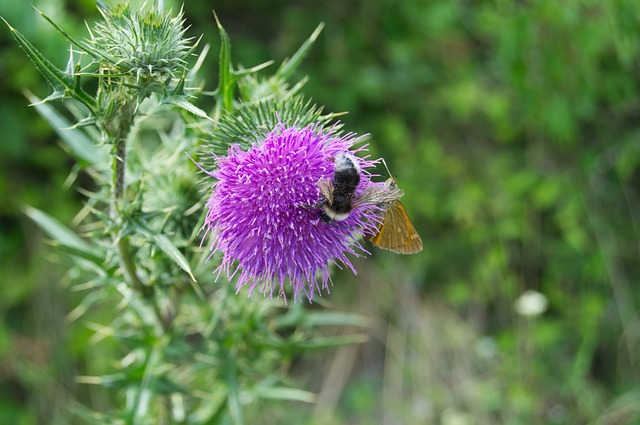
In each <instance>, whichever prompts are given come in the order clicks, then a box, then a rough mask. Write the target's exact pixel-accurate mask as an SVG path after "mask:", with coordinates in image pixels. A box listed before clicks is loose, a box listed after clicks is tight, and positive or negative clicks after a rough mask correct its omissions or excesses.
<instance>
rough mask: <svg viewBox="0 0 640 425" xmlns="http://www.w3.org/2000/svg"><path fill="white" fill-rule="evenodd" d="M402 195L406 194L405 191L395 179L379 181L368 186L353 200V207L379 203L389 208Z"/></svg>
mask: <svg viewBox="0 0 640 425" xmlns="http://www.w3.org/2000/svg"><path fill="white" fill-rule="evenodd" d="M402 195H404V192H403V191H402V189H400V188H399V187H398V186H397V185H396V182H395V180H393V179H388V180H387V181H386V182H384V183H378V184H374V185H372V186H369V187H367V188H366V189H365V190H364V191H363V192H362V193H361V194H360V195H358V196H357V197H356V198H355V199H354V200H353V207H354V208H356V207H359V206H363V205H378V206H381V207H383V208H388V207H389V206H390V205H391V204H393V203H394V202H395V201H397V200H398V199H400V198H401V197H402Z"/></svg>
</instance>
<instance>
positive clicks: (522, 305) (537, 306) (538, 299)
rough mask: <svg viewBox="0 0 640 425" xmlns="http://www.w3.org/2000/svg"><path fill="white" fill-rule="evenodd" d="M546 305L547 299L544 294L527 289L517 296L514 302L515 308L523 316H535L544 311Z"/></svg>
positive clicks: (547, 303)
mask: <svg viewBox="0 0 640 425" xmlns="http://www.w3.org/2000/svg"><path fill="white" fill-rule="evenodd" d="M548 305H549V301H548V300H547V297H545V296H544V294H541V293H540V292H537V291H532V290H528V291H525V292H524V293H523V294H522V295H520V296H519V297H518V299H517V300H516V302H515V309H516V311H517V312H518V313H519V314H521V315H523V316H527V317H535V316H539V315H540V314H542V313H544V312H545V311H546V310H547V306H548Z"/></svg>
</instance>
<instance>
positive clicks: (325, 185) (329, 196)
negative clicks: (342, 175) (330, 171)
mask: <svg viewBox="0 0 640 425" xmlns="http://www.w3.org/2000/svg"><path fill="white" fill-rule="evenodd" d="M316 184H317V185H318V188H319V189H320V195H322V197H323V198H324V199H325V200H326V201H327V202H328V203H329V205H331V204H333V183H332V182H331V180H329V179H328V178H326V177H322V178H320V180H318V183H316Z"/></svg>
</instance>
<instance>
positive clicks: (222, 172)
mask: <svg viewBox="0 0 640 425" xmlns="http://www.w3.org/2000/svg"><path fill="white" fill-rule="evenodd" d="M358 140H359V138H356V137H355V135H354V134H347V135H345V136H342V137H339V136H337V135H336V134H335V133H334V132H333V130H332V131H330V132H328V133H326V132H325V133H323V132H322V131H321V129H320V128H319V127H317V126H315V125H310V126H308V127H306V128H302V129H301V128H295V127H286V126H285V125H284V124H279V125H278V126H276V128H275V129H274V130H273V131H272V132H271V133H270V134H269V135H268V136H267V137H266V138H265V139H264V140H263V141H260V142H258V143H256V144H255V145H254V146H252V147H251V148H250V149H249V150H247V151H243V150H242V149H240V147H239V146H237V145H233V146H231V147H230V148H229V151H228V154H227V156H226V157H224V156H221V157H218V156H215V159H216V163H217V169H216V170H215V171H213V172H212V173H210V174H211V175H212V176H213V177H215V178H216V180H217V181H216V182H215V183H214V185H213V194H212V196H211V198H210V199H209V201H208V203H207V207H208V213H207V217H206V220H205V224H204V227H205V228H206V229H207V233H209V232H211V234H212V242H211V249H212V250H214V251H221V252H222V253H223V258H222V263H221V265H220V267H219V268H218V269H217V272H218V276H219V274H220V272H221V271H225V272H226V274H227V276H228V277H229V278H231V277H233V276H234V275H235V274H236V273H238V272H239V276H238V280H237V291H236V292H238V291H240V289H241V288H242V287H243V286H244V285H247V286H248V287H249V296H251V294H252V293H253V291H254V289H255V288H256V286H258V287H259V291H260V292H261V293H262V294H263V295H265V296H266V295H269V297H272V296H273V293H274V291H275V290H276V288H277V296H278V297H280V296H283V297H285V300H286V295H285V292H284V287H285V283H286V282H287V280H288V281H289V283H290V285H291V286H292V287H293V296H294V302H295V301H297V300H298V299H299V298H300V297H301V295H302V294H304V295H305V296H306V297H307V298H308V300H309V301H311V300H312V299H313V296H314V294H315V292H316V291H317V292H318V293H321V289H320V288H322V289H325V290H326V291H327V292H329V285H328V283H329V281H330V276H329V266H330V264H331V263H334V264H336V265H337V266H338V267H340V265H341V264H342V265H344V266H346V267H348V268H349V269H351V270H352V271H353V272H354V273H356V270H355V269H354V267H353V265H352V264H351V262H350V261H349V259H348V258H347V254H352V255H355V256H359V254H360V253H363V252H364V253H367V251H365V250H364V248H363V247H362V246H361V245H360V243H359V242H358V240H357V239H356V237H357V234H358V233H373V232H375V229H376V225H377V223H378V220H379V218H378V214H377V213H378V210H379V208H378V207H376V206H373V205H367V206H361V207H358V208H356V209H354V210H353V212H352V213H351V214H350V215H349V216H348V217H347V219H346V220H343V221H340V222H333V223H327V222H324V221H323V220H321V218H320V214H319V212H318V211H316V209H315V208H314V207H313V206H314V205H316V204H317V203H318V201H320V200H321V194H320V190H319V188H318V185H317V183H318V180H320V179H321V178H332V177H333V172H334V163H333V159H334V158H335V156H336V155H337V154H338V153H340V152H347V151H349V148H350V147H351V146H352V145H353V144H354V143H355V142H356V141H358ZM363 149H364V148H360V149H358V150H356V151H351V153H354V152H358V151H360V150H363ZM358 161H359V163H360V168H361V170H362V176H361V179H360V183H359V185H358V187H357V189H356V194H358V193H361V192H362V191H363V190H364V189H365V188H367V187H368V186H370V185H373V184H375V183H373V182H371V180H370V177H371V174H370V173H369V172H368V171H367V168H370V167H372V166H373V165H374V163H375V161H371V160H368V159H362V158H358ZM205 236H206V235H205ZM236 262H237V266H236V267H235V269H233V268H234V264H235V263H236ZM232 269H233V270H232ZM318 280H320V282H321V287H320V286H319V282H318Z"/></svg>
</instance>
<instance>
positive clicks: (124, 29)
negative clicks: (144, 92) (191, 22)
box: [89, 4, 195, 79]
mask: <svg viewBox="0 0 640 425" xmlns="http://www.w3.org/2000/svg"><path fill="white" fill-rule="evenodd" d="M99 10H100V13H101V14H102V17H103V18H104V20H103V21H101V22H98V23H96V25H95V26H94V28H93V33H92V34H91V39H90V40H89V42H90V43H91V44H92V45H93V47H94V49H95V51H97V52H99V53H100V56H101V59H100V66H101V67H102V68H103V70H106V71H108V72H110V73H114V74H125V75H134V76H135V77H136V78H137V79H140V78H145V77H156V78H157V77H169V76H175V75H176V74H181V73H183V72H184V71H185V66H186V59H187V57H188V56H189V55H190V54H191V52H192V51H193V49H194V47H195V44H194V43H191V42H192V41H193V38H186V37H185V32H186V28H185V27H184V18H183V12H182V10H180V12H179V13H178V15H177V16H175V17H171V16H170V15H169V14H163V13H159V12H158V11H157V10H156V9H155V8H154V7H150V8H145V7H144V6H142V7H140V8H139V9H137V10H135V9H132V8H131V7H130V6H129V5H125V4H117V5H114V6H112V7H110V8H107V7H104V6H103V7H100V8H99Z"/></svg>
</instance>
